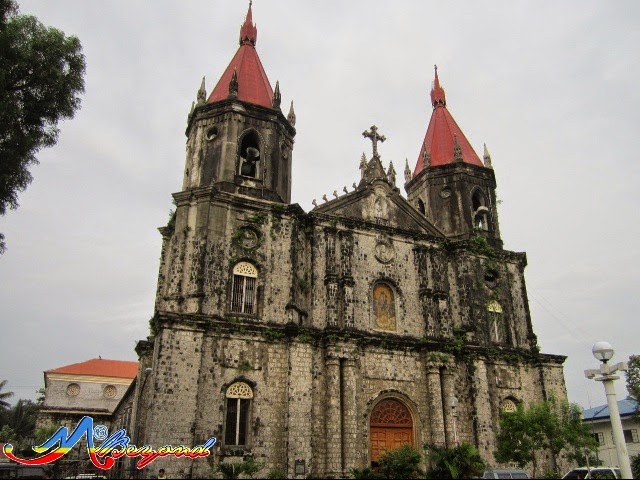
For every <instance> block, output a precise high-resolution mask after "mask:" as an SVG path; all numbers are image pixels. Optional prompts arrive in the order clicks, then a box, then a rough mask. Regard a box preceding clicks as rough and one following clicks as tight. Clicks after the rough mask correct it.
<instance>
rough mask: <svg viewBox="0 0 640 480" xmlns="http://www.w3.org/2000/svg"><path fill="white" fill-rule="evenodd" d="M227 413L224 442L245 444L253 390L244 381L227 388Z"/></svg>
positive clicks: (226, 443) (227, 443)
mask: <svg viewBox="0 0 640 480" xmlns="http://www.w3.org/2000/svg"><path fill="white" fill-rule="evenodd" d="M226 398H227V413H226V416H225V420H226V421H225V427H224V444H225V445H247V434H248V432H249V409H250V407H251V399H252V398H253V390H252V389H251V387H250V386H249V385H247V384H246V383H245V382H236V383H234V384H233V385H231V386H230V387H229V388H227V394H226Z"/></svg>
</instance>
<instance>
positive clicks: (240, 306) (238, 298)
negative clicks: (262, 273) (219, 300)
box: [231, 262, 258, 314]
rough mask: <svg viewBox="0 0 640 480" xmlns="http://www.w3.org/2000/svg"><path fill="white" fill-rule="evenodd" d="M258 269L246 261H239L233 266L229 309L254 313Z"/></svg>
mask: <svg viewBox="0 0 640 480" xmlns="http://www.w3.org/2000/svg"><path fill="white" fill-rule="evenodd" d="M257 278H258V270H257V269H256V267H254V266H253V265H251V264H250V263H248V262H240V263H238V264H237V265H236V266H235V267H234V268H233V284H232V287H231V311H232V312H236V313H249V314H251V313H254V312H255V300H256V280H257Z"/></svg>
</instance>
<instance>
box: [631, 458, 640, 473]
mask: <svg viewBox="0 0 640 480" xmlns="http://www.w3.org/2000/svg"><path fill="white" fill-rule="evenodd" d="M630 460H631V473H633V478H640V453H639V454H637V455H635V456H633V457H631V458H630Z"/></svg>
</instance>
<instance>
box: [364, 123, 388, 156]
mask: <svg viewBox="0 0 640 480" xmlns="http://www.w3.org/2000/svg"><path fill="white" fill-rule="evenodd" d="M362 136H363V137H366V138H369V139H371V143H372V144H373V157H374V158H380V156H379V155H378V141H380V142H384V141H385V140H386V138H385V136H384V135H378V127H376V126H375V125H372V126H371V130H370V131H366V130H365V131H364V132H362Z"/></svg>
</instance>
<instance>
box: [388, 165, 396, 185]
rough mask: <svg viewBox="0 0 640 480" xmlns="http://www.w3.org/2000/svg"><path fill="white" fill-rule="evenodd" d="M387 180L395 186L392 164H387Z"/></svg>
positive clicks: (394, 173) (394, 172) (394, 171)
mask: <svg viewBox="0 0 640 480" xmlns="http://www.w3.org/2000/svg"><path fill="white" fill-rule="evenodd" d="M387 179H388V180H389V183H390V184H391V185H393V186H395V185H396V169H395V168H393V162H389V169H388V170H387Z"/></svg>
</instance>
